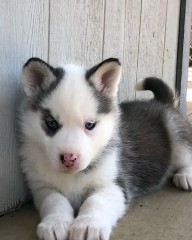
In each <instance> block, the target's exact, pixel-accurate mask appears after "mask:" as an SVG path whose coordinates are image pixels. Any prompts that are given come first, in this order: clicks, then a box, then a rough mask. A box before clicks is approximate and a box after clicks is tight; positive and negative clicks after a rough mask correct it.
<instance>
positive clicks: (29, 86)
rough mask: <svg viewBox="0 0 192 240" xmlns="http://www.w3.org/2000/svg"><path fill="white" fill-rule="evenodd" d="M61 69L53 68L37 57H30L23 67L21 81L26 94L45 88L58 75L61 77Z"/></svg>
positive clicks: (30, 94) (29, 94) (32, 93)
mask: <svg viewBox="0 0 192 240" xmlns="http://www.w3.org/2000/svg"><path fill="white" fill-rule="evenodd" d="M62 76H63V70H62V69H60V68H53V67H52V66H50V65H49V64H47V63H46V62H44V61H43V60H41V59H39V58H30V59H29V60H28V61H27V62H26V64H25V65H24V67H23V72H22V81H23V88H24V91H25V93H26V95H27V96H32V95H34V94H36V93H37V92H38V91H42V90H45V89H46V88H47V87H48V86H49V85H50V84H51V83H52V82H53V81H55V80H56V79H57V78H58V77H60V78H62Z"/></svg>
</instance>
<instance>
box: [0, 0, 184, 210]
mask: <svg viewBox="0 0 192 240" xmlns="http://www.w3.org/2000/svg"><path fill="white" fill-rule="evenodd" d="M179 9H180V0H153V1H151V0H97V1H95V0H73V1H72V0H65V1H63V0H57V1H54V0H28V1H25V0H18V1H14V0H2V1H1V8H0V29H1V35H0V84H1V87H0V182H1V184H0V196H1V197H0V213H3V212H5V211H7V210H9V209H11V208H14V207H16V206H17V205H18V204H19V203H20V202H22V201H23V200H24V199H25V187H24V183H23V177H22V175H21V173H20V168H19V161H18V157H17V147H16V140H15V132H16V108H17V107H18V104H19V101H20V99H21V97H22V92H21V87H20V72H21V69H22V65H23V64H24V63H25V62H26V61H27V59H28V58H29V57H32V56H37V57H40V58H42V59H44V60H45V61H49V62H50V63H51V64H53V65H58V64H61V63H62V64H64V63H69V62H76V63H79V64H83V65H85V66H88V67H90V66H92V65H93V64H96V63H98V62H99V61H101V60H102V59H105V58H108V57H118V58H119V59H120V60H121V62H122V65H123V79H122V82H121V86H120V93H119V99H120V100H125V99H133V98H135V97H141V96H144V95H143V94H142V95H141V93H139V94H138V93H137V94H136V93H135V91H134V86H135V83H136V82H137V81H138V80H141V79H142V78H143V77H145V76H149V75H157V76H159V77H163V78H164V80H165V81H166V82H167V83H168V84H169V85H170V86H171V87H172V88H174V84H175V68H176V57H177V34H178V21H179ZM145 95H146V94H145Z"/></svg>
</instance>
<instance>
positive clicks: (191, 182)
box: [173, 144, 192, 191]
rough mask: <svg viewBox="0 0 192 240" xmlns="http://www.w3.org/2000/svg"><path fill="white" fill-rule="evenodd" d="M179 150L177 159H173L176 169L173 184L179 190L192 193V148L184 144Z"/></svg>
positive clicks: (177, 150)
mask: <svg viewBox="0 0 192 240" xmlns="http://www.w3.org/2000/svg"><path fill="white" fill-rule="evenodd" d="M177 148H178V149H175V151H176V156H175V159H173V160H175V161H174V167H175V169H176V173H175V174H174V176H173V182H174V184H175V185H176V186H177V187H179V188H182V189H184V190H190V191H192V152H191V150H190V147H187V146H183V145H182V144H181V145H180V146H179V145H178V146H177Z"/></svg>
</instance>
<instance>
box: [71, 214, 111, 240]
mask: <svg viewBox="0 0 192 240" xmlns="http://www.w3.org/2000/svg"><path fill="white" fill-rule="evenodd" d="M110 232H111V227H110V224H108V223H107V222H105V221H103V219H94V218H92V217H91V216H80V217H77V218H76V220H75V221H74V222H73V224H72V225H71V228H70V233H69V240H109V236H110Z"/></svg>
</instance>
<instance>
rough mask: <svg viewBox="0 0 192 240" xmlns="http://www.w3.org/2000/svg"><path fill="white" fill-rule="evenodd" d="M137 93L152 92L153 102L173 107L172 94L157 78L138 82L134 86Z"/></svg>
mask: <svg viewBox="0 0 192 240" xmlns="http://www.w3.org/2000/svg"><path fill="white" fill-rule="evenodd" d="M135 89H136V90H138V91H143V90H149V91H152V92H153V94H154V97H155V100H157V101H159V102H161V103H164V104H169V105H172V106H173V105H174V94H173V91H172V90H171V89H170V88H169V86H168V85H167V84H166V83H165V82H163V81H162V80H161V79H159V78H155V77H148V78H145V79H144V80H143V81H141V82H138V83H137V84H136V86H135Z"/></svg>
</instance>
